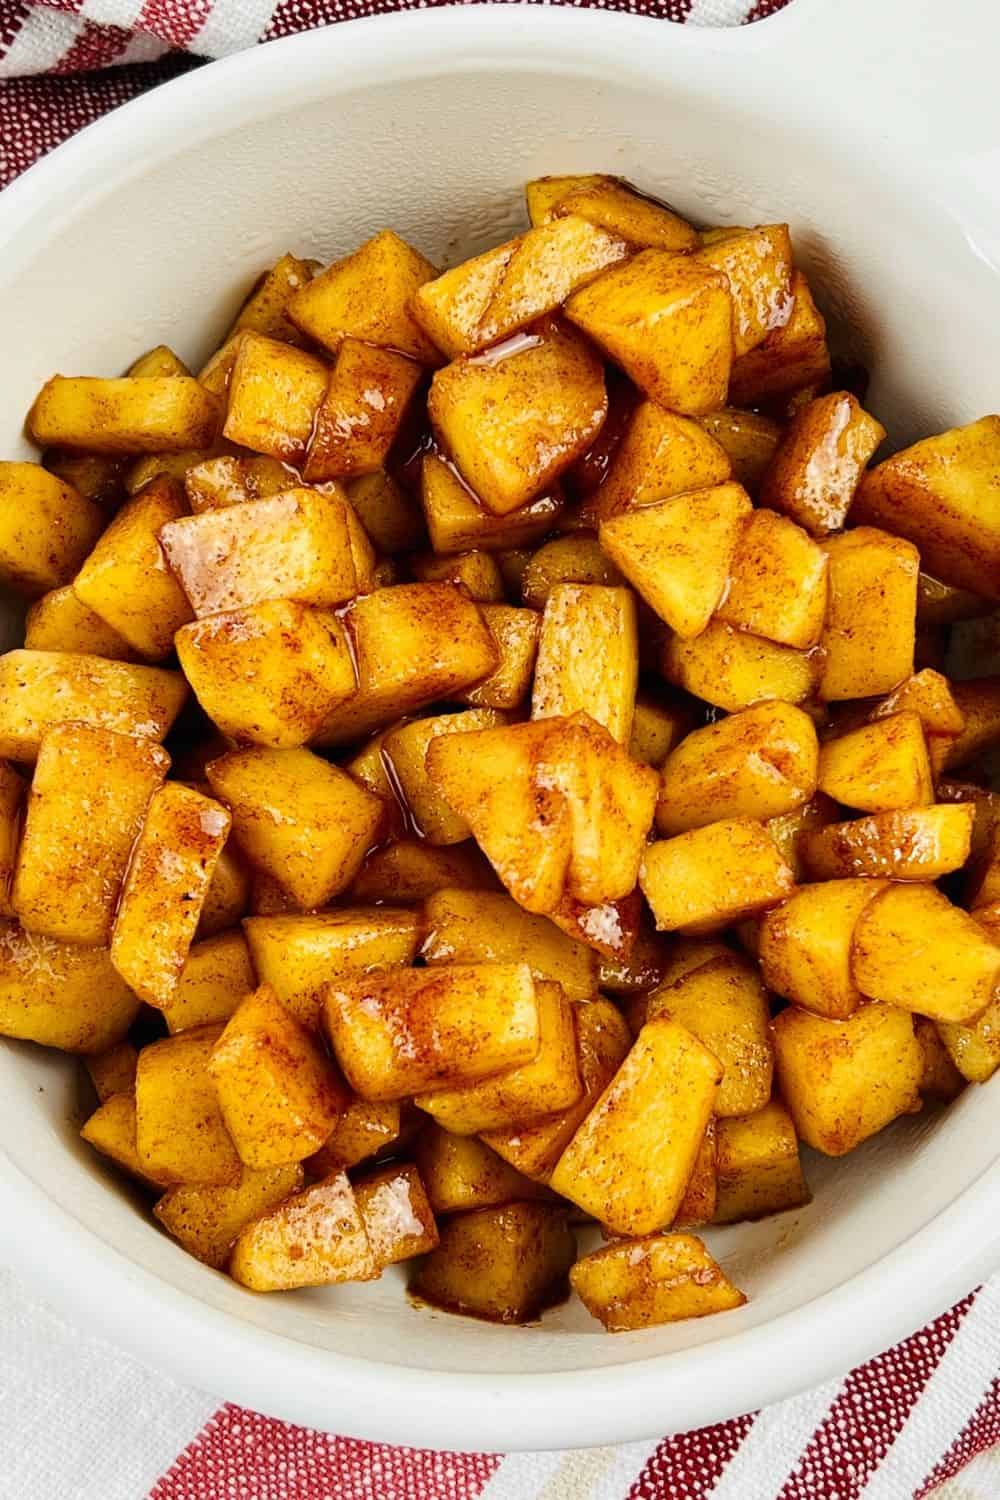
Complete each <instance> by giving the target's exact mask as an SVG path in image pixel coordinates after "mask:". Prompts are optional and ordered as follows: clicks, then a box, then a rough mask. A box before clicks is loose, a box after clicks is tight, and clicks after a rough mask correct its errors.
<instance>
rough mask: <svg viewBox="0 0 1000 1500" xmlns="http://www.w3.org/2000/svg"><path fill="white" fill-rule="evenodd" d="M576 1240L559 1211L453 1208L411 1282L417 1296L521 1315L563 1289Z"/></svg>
mask: <svg viewBox="0 0 1000 1500" xmlns="http://www.w3.org/2000/svg"><path fill="white" fill-rule="evenodd" d="M575 1255H576V1241H575V1239H574V1237H573V1232H572V1230H571V1229H570V1228H569V1227H568V1225H567V1223H566V1213H565V1211H564V1210H563V1209H561V1208H556V1207H554V1206H552V1205H550V1204H548V1203H510V1204H508V1205H506V1206H505V1207H501V1208H481V1209H477V1210H476V1211H475V1212H473V1213H464V1214H457V1215H456V1216H455V1218H453V1219H449V1220H448V1222H447V1224H443V1225H442V1226H441V1243H440V1244H439V1246H438V1248H437V1249H436V1250H432V1251H431V1253H430V1255H429V1256H428V1257H427V1259H426V1260H424V1261H423V1262H422V1263H421V1265H420V1267H419V1269H418V1271H417V1274H416V1276H415V1277H414V1279H413V1281H412V1282H411V1283H410V1290H411V1292H413V1293H414V1294H415V1295H416V1296H417V1297H419V1298H420V1299H421V1300H422V1301H424V1302H429V1303H431V1304H432V1305H433V1306H436V1307H444V1308H448V1309H449V1310H450V1311H452V1312H460V1313H465V1314H467V1315H468V1316H470V1317H474V1318H486V1319H488V1320H489V1321H490V1322H493V1323H526V1322H528V1321H530V1319H532V1318H534V1317H537V1316H538V1314H539V1313H540V1312H541V1311H542V1309H543V1308H545V1307H548V1306H550V1305H551V1303H553V1302H558V1301H560V1300H561V1299H562V1298H563V1297H564V1296H565V1294H566V1276H567V1273H568V1271H569V1268H570V1266H571V1265H572V1264H573V1258H574V1256H575Z"/></svg>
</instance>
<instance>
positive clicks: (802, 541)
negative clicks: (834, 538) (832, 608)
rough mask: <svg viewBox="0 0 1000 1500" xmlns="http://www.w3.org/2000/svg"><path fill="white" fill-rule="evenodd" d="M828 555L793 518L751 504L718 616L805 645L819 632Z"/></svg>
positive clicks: (769, 637) (756, 632)
mask: <svg viewBox="0 0 1000 1500" xmlns="http://www.w3.org/2000/svg"><path fill="white" fill-rule="evenodd" d="M828 570H829V559H828V558H827V556H826V554H825V553H824V552H823V551H822V549H821V548H820V547H818V546H817V545H816V543H815V542H814V541H812V539H811V538H810V537H809V536H807V534H806V533H805V532H804V531H803V530H802V528H801V526H796V524H795V522H794V521H790V520H788V518H787V517H786V516H779V515H778V514H777V513H776V512H775V511H773V510H755V511H754V513H753V515H752V516H750V517H749V518H748V519H747V521H746V523H745V525H744V527H743V530H742V531H741V533H740V538H739V541H738V542H737V544H736V551H735V553H734V554H733V560H732V566H731V570H730V577H729V587H728V589H727V590H726V594H725V596H724V598H723V601H722V603H721V604H720V605H719V608H718V611H717V613H718V618H719V619H720V620H724V621H725V622H726V623H727V624H728V625H735V626H737V627H738V629H740V630H748V631H749V632H750V633H751V634H752V635H762V636H764V637H765V638H766V639H767V640H769V641H777V642H779V644H781V645H783V646H797V647H798V648H799V649H800V650H808V649H809V648H810V647H811V646H815V645H816V644H817V642H818V641H819V639H820V637H821V636H822V634H823V624H824V622H825V620H826V606H827V596H828V592H829V578H828Z"/></svg>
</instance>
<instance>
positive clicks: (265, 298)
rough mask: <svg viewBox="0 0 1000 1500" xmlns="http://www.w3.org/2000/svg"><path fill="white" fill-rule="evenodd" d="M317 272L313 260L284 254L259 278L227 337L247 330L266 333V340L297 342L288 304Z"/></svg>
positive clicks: (296, 332)
mask: <svg viewBox="0 0 1000 1500" xmlns="http://www.w3.org/2000/svg"><path fill="white" fill-rule="evenodd" d="M318 269H319V268H318V265H317V262H316V261H308V260H299V259H298V257H297V256H295V255H283V256H282V257H281V259H280V260H279V261H277V262H276V263H275V264H274V265H273V266H272V267H271V269H270V270H269V271H265V272H264V274H263V275H262V276H260V277H259V278H258V280H257V282H256V284H255V285H254V287H253V289H252V290H251V292H250V295H249V297H248V298H247V300H246V301H245V302H244V304H243V306H242V307H241V308H240V311H239V314H238V316H237V318H236V322H235V323H234V324H233V326H232V328H231V330H230V337H232V335H233V334H236V333H241V332H243V331H244V330H249V331H250V332H252V333H266V334H267V335H268V337H269V338H273V339H281V341H282V343H285V344H297V343H299V342H300V340H301V335H300V333H299V331H298V329H297V328H295V327H294V326H293V325H292V324H291V323H290V322H289V321H288V317H287V309H288V304H289V301H290V300H291V298H292V297H293V296H294V295H295V293H296V292H298V291H300V290H301V289H302V287H304V286H305V285H306V283H307V282H309V281H311V280H312V279H313V276H314V275H315V273H316V271H317V270H318Z"/></svg>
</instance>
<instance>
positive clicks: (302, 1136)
mask: <svg viewBox="0 0 1000 1500" xmlns="http://www.w3.org/2000/svg"><path fill="white" fill-rule="evenodd" d="M208 1071H209V1073H210V1074H211V1076H212V1079H213V1081H214V1083H215V1088H216V1092H217V1093H218V1096H219V1108H220V1109H221V1110H222V1118H223V1119H224V1120H225V1122H226V1128H227V1129H228V1131H229V1133H230V1135H231V1136H232V1138H233V1141H234V1143H235V1146H236V1149H237V1151H238V1152H239V1154H240V1160H241V1161H242V1162H243V1163H244V1165H245V1166H248V1167H255V1168H258V1169H263V1168H267V1167H279V1166H285V1165H287V1164H288V1163H289V1162H296V1161H304V1160H305V1158H306V1157H307V1156H311V1155H312V1154H313V1152H315V1151H318V1150H319V1148H320V1146H322V1145H323V1143H324V1141H326V1139H327V1137H328V1136H329V1134H330V1132H331V1130H332V1129H333V1127H334V1125H335V1124H336V1122H337V1119H338V1117H339V1116H340V1115H341V1114H342V1113H343V1111H344V1110H345V1109H346V1107H347V1103H348V1097H349V1096H348V1093H347V1090H346V1088H345V1087H344V1084H343V1082H342V1081H341V1080H340V1079H339V1078H338V1076H337V1073H336V1071H335V1069H334V1067H333V1065H332V1063H331V1062H330V1060H329V1058H328V1057H327V1055H326V1053H325V1052H324V1051H323V1049H322V1047H321V1046H320V1045H319V1043H318V1042H317V1040H316V1039H315V1038H314V1037H313V1036H312V1034H311V1033H310V1032H309V1031H307V1030H306V1028H305V1027H304V1026H303V1025H302V1023H301V1022H300V1021H297V1020H296V1019H295V1017H294V1016H293V1015H292V1014H291V1012H290V1011H287V1010H286V1009H285V1008H284V1006H283V1005H281V1004H280V1003H279V1001H278V999H277V997H276V996H275V994H274V992H273V990H271V989H270V987H269V986H268V985H261V987H260V988H259V989H258V990H255V991H254V993H253V994H252V995H248V996H247V997H246V998H245V999H244V1000H243V1001H242V1003H241V1004H240V1006H239V1007H238V1009H237V1010H236V1011H235V1012H234V1014H233V1015H232V1016H231V1018H230V1019H229V1021H228V1022H227V1024H226V1029H225V1031H223V1033H222V1035H221V1037H220V1038H219V1040H218V1042H217V1043H216V1045H215V1049H214V1051H213V1052H212V1057H211V1061H210V1062H209V1065H208Z"/></svg>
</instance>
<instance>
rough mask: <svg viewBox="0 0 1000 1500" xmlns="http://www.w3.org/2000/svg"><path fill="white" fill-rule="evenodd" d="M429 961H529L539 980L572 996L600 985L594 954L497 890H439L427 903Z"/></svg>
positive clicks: (424, 952)
mask: <svg viewBox="0 0 1000 1500" xmlns="http://www.w3.org/2000/svg"><path fill="white" fill-rule="evenodd" d="M424 929H425V932H426V936H425V937H424V940H423V945H422V947H421V949H420V955H421V957H422V958H423V960H424V962H425V963H428V964H469V963H491V964H493V963H518V964H521V963H525V964H528V966H529V967H530V969H531V972H532V975H533V977H534V978H535V980H536V981H537V980H542V979H548V980H552V981H554V982H555V983H556V984H559V985H561V986H562V988H563V990H564V992H565V994H566V998H567V999H568V1000H588V999H589V998H590V997H591V996H592V995H593V994H594V992H595V990H596V988H597V964H596V960H595V958H594V954H593V953H592V952H591V950H590V949H589V948H587V947H585V946H584V944H583V943H576V942H574V941H573V939H572V938H570V937H568V936H567V935H566V934H565V933H563V932H560V931H559V929H558V928H557V927H555V926H554V925H553V924H552V922H550V921H549V920H548V918H547V917H540V916H535V915H533V914H532V913H531V912H527V911H525V910H524V908H523V907H520V906H518V904H517V902H516V901H512V900H511V898H510V897H509V896H508V895H506V894H503V893H502V892H499V891H475V890H454V889H452V890H448V889H445V890H441V891H436V892H434V893H433V894H432V895H430V896H428V898H427V900H426V902H425V904H424Z"/></svg>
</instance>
